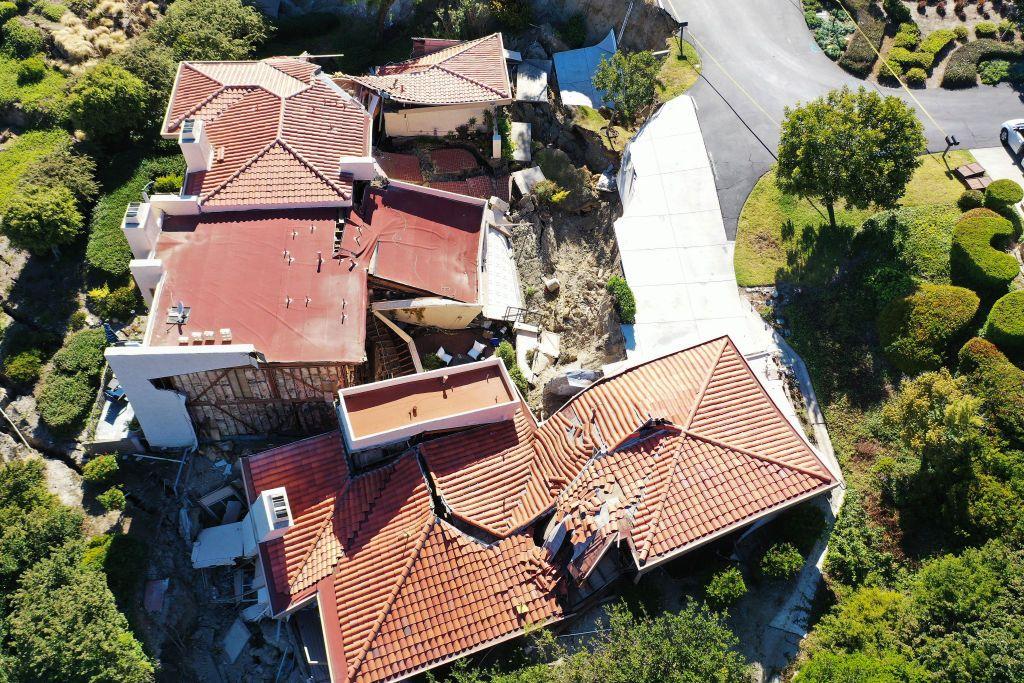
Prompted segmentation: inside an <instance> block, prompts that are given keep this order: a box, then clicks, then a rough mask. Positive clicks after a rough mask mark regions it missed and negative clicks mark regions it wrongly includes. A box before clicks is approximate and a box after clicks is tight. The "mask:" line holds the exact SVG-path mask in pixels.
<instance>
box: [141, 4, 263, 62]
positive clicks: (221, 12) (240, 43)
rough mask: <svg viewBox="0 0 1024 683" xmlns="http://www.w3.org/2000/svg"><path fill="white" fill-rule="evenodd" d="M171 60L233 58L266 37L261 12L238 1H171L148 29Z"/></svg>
mask: <svg viewBox="0 0 1024 683" xmlns="http://www.w3.org/2000/svg"><path fill="white" fill-rule="evenodd" d="M149 34H150V36H151V37H152V39H153V40H155V41H156V42H157V43H160V44H163V45H166V46H167V47H169V48H171V50H172V52H173V53H174V54H173V60H174V61H175V62H178V61H182V60H220V59H227V60H233V59H235V60H237V59H246V58H248V57H251V56H252V53H253V51H254V50H255V48H256V47H257V46H259V45H260V44H261V43H262V42H263V41H264V40H265V39H266V37H267V24H266V20H265V19H264V17H263V15H262V14H260V12H259V10H257V9H256V8H254V7H249V6H248V5H246V4H245V3H243V2H242V1H241V0H175V2H173V3H171V4H170V6H169V7H168V8H167V13H166V14H165V15H164V16H163V18H161V19H160V20H158V21H157V22H156V23H155V24H153V26H152V27H151V28H150V30H149Z"/></svg>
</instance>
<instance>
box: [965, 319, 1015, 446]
mask: <svg viewBox="0 0 1024 683" xmlns="http://www.w3.org/2000/svg"><path fill="white" fill-rule="evenodd" d="M957 369H958V370H959V372H960V374H961V375H962V376H964V377H966V378H967V382H968V386H969V387H970V389H971V392H972V393H973V394H974V395H976V396H978V397H980V398H981V399H982V401H984V403H985V409H986V410H987V411H988V412H989V413H990V414H991V415H992V419H993V421H994V422H995V425H996V426H997V427H998V428H999V429H1000V431H1002V433H1003V435H1004V436H1005V437H1006V438H1007V439H1010V440H1011V441H1012V442H1014V445H1015V446H1016V447H1018V448H1020V447H1024V370H1021V369H1020V368H1018V367H1017V366H1016V365H1014V364H1013V363H1011V362H1010V360H1009V359H1008V358H1007V357H1006V355H1005V354H1003V352H1002V351H1000V350H999V349H998V348H996V345H995V344H993V343H992V342H990V341H988V340H986V339H982V338H980V337H975V338H974V339H971V340H970V341H969V342H967V343H966V344H964V347H963V348H962V349H960V354H959V366H958V368H957Z"/></svg>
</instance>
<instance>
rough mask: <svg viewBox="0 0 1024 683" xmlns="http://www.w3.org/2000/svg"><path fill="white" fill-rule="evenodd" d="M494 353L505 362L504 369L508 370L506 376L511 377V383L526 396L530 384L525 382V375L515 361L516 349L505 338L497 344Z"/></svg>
mask: <svg viewBox="0 0 1024 683" xmlns="http://www.w3.org/2000/svg"><path fill="white" fill-rule="evenodd" d="M494 355H495V356H497V357H498V358H500V359H501V360H502V362H503V363H504V364H505V369H506V370H508V376H509V377H510V378H512V383H513V384H515V385H516V388H517V389H519V393H521V394H522V395H523V396H526V394H527V393H529V391H530V385H529V384H527V382H526V377H525V376H524V375H523V371H522V370H520V369H519V363H518V362H517V361H516V350H515V348H514V347H513V346H512V344H511V343H509V342H508V341H507V340H505V341H502V342H501V343H500V344H498V348H497V349H495V351H494Z"/></svg>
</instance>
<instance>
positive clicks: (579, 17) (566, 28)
mask: <svg viewBox="0 0 1024 683" xmlns="http://www.w3.org/2000/svg"><path fill="white" fill-rule="evenodd" d="M811 16H813V17H814V18H815V19H817V15H815V14H814V13H812V14H811ZM818 23H819V24H820V23H821V20H820V19H818ZM558 35H559V36H561V38H562V40H563V41H565V44H566V45H568V46H569V47H570V48H574V49H575V48H580V47H583V43H585V42H586V40H587V18H586V16H585V15H584V14H583V13H582V12H576V13H574V14H573V15H572V16H570V17H569V18H568V19H566V21H565V23H563V24H562V25H561V26H560V27H559V29H558Z"/></svg>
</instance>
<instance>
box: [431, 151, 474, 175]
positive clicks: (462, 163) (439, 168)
mask: <svg viewBox="0 0 1024 683" xmlns="http://www.w3.org/2000/svg"><path fill="white" fill-rule="evenodd" d="M430 163H431V164H433V166H434V173H464V172H466V171H472V170H473V169H476V168H480V164H479V162H477V160H476V157H475V156H473V154H472V153H471V152H469V150H465V149H462V148H460V147H443V148H441V149H432V150H430Z"/></svg>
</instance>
